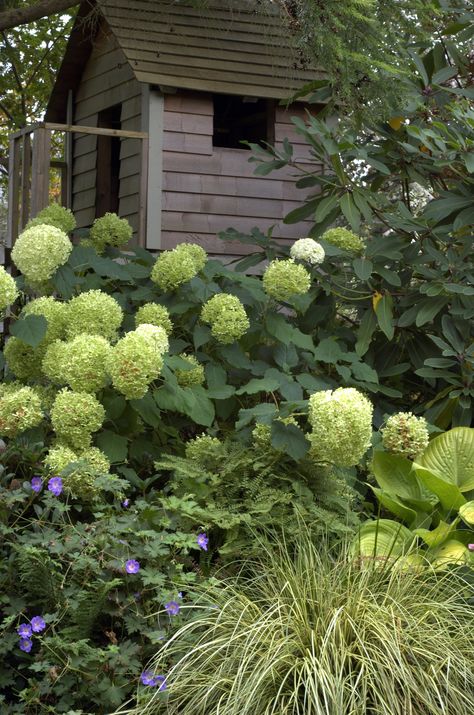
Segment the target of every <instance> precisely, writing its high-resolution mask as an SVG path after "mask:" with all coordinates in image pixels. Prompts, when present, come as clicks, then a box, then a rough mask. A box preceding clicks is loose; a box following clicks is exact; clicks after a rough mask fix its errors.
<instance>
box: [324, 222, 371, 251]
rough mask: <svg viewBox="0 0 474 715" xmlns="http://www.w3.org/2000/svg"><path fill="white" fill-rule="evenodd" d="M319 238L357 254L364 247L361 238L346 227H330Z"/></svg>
mask: <svg viewBox="0 0 474 715" xmlns="http://www.w3.org/2000/svg"><path fill="white" fill-rule="evenodd" d="M321 238H322V239H323V240H324V241H327V242H328V243H331V244H332V245H333V246H337V248H341V249H342V250H343V251H347V252H348V253H354V254H359V253H362V252H363V251H364V249H365V243H364V241H363V239H362V238H361V237H360V236H357V234H355V233H353V232H352V231H349V230H348V229H347V228H330V229H329V230H328V231H326V232H325V233H323V235H322V236H321Z"/></svg>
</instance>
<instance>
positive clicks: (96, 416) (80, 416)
mask: <svg viewBox="0 0 474 715" xmlns="http://www.w3.org/2000/svg"><path fill="white" fill-rule="evenodd" d="M104 419H105V410H104V408H103V407H102V405H101V403H100V402H99V401H98V400H97V399H96V398H95V397H94V396H93V395H90V394H88V393H87V392H73V391H72V390H67V389H64V390H60V392H58V394H57V397H56V399H55V401H54V404H53V406H52V408H51V424H52V426H53V429H54V431H55V432H56V435H57V436H58V437H59V439H60V440H61V441H63V442H64V443H65V444H66V445H68V446H71V447H73V448H75V449H86V448H87V447H89V445H90V443H91V439H92V433H93V432H97V430H99V429H100V428H101V427H102V423H103V421H104Z"/></svg>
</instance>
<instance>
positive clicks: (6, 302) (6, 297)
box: [0, 266, 19, 310]
mask: <svg viewBox="0 0 474 715" xmlns="http://www.w3.org/2000/svg"><path fill="white" fill-rule="evenodd" d="M18 295H19V293H18V288H17V287H16V282H15V279H14V278H12V276H11V275H10V274H9V273H8V272H7V271H6V270H5V268H4V267H3V266H0V310H5V308H8V307H9V306H10V305H11V304H12V303H14V302H15V301H16V299H17V298H18Z"/></svg>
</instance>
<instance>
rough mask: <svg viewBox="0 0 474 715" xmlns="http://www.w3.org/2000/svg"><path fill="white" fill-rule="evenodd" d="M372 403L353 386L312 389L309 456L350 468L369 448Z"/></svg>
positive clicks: (309, 415) (309, 416)
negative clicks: (333, 388)
mask: <svg viewBox="0 0 474 715" xmlns="http://www.w3.org/2000/svg"><path fill="white" fill-rule="evenodd" d="M372 414H373V406H372V403H371V402H370V401H369V400H368V399H367V397H365V396H364V395H362V393H360V392H359V391H358V390H356V389H355V388H353V387H339V388H338V389H337V390H334V391H333V390H322V391H321V392H315V393H314V394H312V395H311V397H310V398H309V405H308V420H309V422H310V424H311V427H312V432H311V433H310V434H309V435H308V438H309V441H310V442H311V449H310V457H311V458H312V459H314V460H315V461H317V462H321V463H326V464H333V465H334V466H336V467H353V466H355V465H356V464H358V463H359V461H360V460H361V459H362V457H363V456H364V454H365V453H366V452H367V450H368V449H369V447H370V443H371V438H372Z"/></svg>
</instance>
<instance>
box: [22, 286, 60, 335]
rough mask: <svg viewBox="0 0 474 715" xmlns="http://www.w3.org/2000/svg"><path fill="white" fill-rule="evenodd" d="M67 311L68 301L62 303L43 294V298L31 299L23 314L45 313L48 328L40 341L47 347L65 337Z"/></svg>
mask: <svg viewBox="0 0 474 715" xmlns="http://www.w3.org/2000/svg"><path fill="white" fill-rule="evenodd" d="M66 313H67V308H66V303H61V302H60V301H59V300H55V299H54V298H52V297H51V296H43V297H42V298H36V299H35V300H31V301H30V302H29V303H27V304H26V305H25V307H24V308H23V310H22V311H21V315H43V316H44V317H45V318H46V320H47V321H48V329H47V331H46V335H45V336H44V338H43V340H42V341H41V343H40V346H41V347H45V346H46V345H49V344H50V343H52V342H54V341H55V340H60V339H61V338H63V337H64V333H65V329H66Z"/></svg>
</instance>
